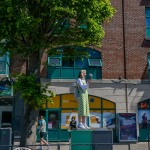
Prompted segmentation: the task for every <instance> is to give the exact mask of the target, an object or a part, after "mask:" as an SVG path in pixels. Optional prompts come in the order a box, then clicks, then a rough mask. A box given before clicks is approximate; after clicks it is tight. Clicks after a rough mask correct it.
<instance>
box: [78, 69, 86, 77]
mask: <svg viewBox="0 0 150 150" xmlns="http://www.w3.org/2000/svg"><path fill="white" fill-rule="evenodd" d="M85 76H86V70H80V72H79V75H78V78H85Z"/></svg>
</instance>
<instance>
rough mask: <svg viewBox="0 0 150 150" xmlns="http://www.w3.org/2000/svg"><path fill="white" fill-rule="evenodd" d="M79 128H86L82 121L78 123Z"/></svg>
mask: <svg viewBox="0 0 150 150" xmlns="http://www.w3.org/2000/svg"><path fill="white" fill-rule="evenodd" d="M78 128H80V129H86V128H85V127H84V125H83V124H82V123H79V124H78Z"/></svg>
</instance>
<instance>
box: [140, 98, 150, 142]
mask: <svg viewBox="0 0 150 150" xmlns="http://www.w3.org/2000/svg"><path fill="white" fill-rule="evenodd" d="M138 123H139V124H138V125H139V141H148V133H150V99H146V100H144V101H142V102H139V103H138Z"/></svg>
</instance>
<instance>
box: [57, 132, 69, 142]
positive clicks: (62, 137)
mask: <svg viewBox="0 0 150 150" xmlns="http://www.w3.org/2000/svg"><path fill="white" fill-rule="evenodd" d="M59 139H60V141H68V140H69V132H68V130H60V132H59Z"/></svg>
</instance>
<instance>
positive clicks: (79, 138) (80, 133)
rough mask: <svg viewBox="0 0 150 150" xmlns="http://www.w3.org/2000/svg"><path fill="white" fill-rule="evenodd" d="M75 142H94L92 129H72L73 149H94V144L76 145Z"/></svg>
mask: <svg viewBox="0 0 150 150" xmlns="http://www.w3.org/2000/svg"><path fill="white" fill-rule="evenodd" d="M74 144H92V131H91V130H74V131H71V150H92V145H74Z"/></svg>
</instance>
